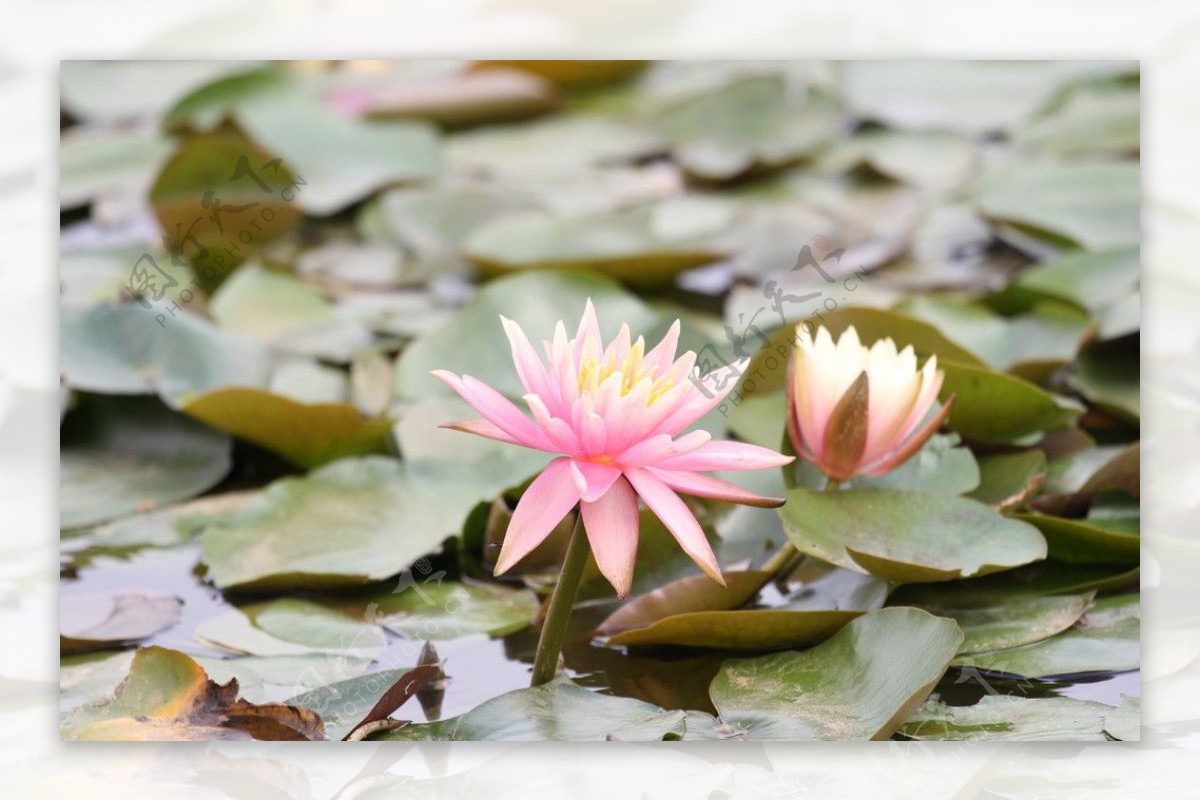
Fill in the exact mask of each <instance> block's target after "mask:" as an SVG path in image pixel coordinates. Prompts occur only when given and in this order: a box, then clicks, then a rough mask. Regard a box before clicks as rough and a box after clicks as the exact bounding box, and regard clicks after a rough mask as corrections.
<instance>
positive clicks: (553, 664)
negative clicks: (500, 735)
mask: <svg viewBox="0 0 1200 801" xmlns="http://www.w3.org/2000/svg"><path fill="white" fill-rule="evenodd" d="M588 553H589V548H588V540H587V532H586V531H584V528H583V515H582V514H581V513H579V512H578V511H576V518H575V529H574V531H572V532H571V542H570V544H569V545H567V554H566V556H565V557H564V558H563V563H562V569H561V570H560V571H559V573H558V583H557V584H555V585H554V592H552V593H551V594H550V605H549V606H548V607H547V609H546V619H545V620H543V621H542V633H541V636H540V637H538V645H537V653H536V654H535V656H534V658H533V679H532V680H531V681H530V682H529V686H530V687H537V686H538V685H539V684H545V683H546V682H548V681H550V680H551V679H553V678H554V676H555V674H557V673H558V655H559V654H560V653H561V652H562V643H563V637H564V636H565V635H566V633H567V621H568V620H569V619H570V617H571V607H572V606H574V605H575V594H576V592H578V590H579V578H580V576H581V575H582V574H583V566H584V565H585V564H587V558H588Z"/></svg>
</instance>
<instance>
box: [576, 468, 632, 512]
mask: <svg viewBox="0 0 1200 801" xmlns="http://www.w3.org/2000/svg"><path fill="white" fill-rule="evenodd" d="M571 477H572V478H573V479H574V480H575V486H576V487H577V488H578V489H579V498H580V500H583V501H586V502H588V503H591V502H593V501H595V500H597V499H598V498H599V497H600V496H601V495H603V494H604V493H606V492H608V489H609V487H611V486H612V485H613V482H614V481H616V480H617V479H618V478H620V477H621V470H620V468H617V467H613V466H612V465H611V464H601V463H599V462H586V461H583V460H581V459H577V460H574V461H572V462H571Z"/></svg>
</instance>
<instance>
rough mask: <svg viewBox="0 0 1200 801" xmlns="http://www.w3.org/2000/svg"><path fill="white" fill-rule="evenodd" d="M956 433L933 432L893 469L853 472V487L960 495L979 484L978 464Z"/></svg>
mask: <svg viewBox="0 0 1200 801" xmlns="http://www.w3.org/2000/svg"><path fill="white" fill-rule="evenodd" d="M959 442H960V440H959V437H958V435H956V434H935V435H933V436H932V437H930V438H929V441H928V442H927V443H925V445H924V446H923V447H922V448H921V450H919V451H917V452H916V453H915V454H913V455H912V457H910V458H909V459H908V461H906V462H904V463H903V464H901V465H900V466H899V467H897V468H896V469H895V470H892V471H890V472H888V473H884V474H883V475H882V476H857V477H856V478H854V479H853V485H854V486H855V487H873V488H878V489H911V490H928V491H930V492H945V493H948V494H950V495H961V494H963V493H964V492H969V491H970V490H973V489H975V488H976V487H978V486H979V482H980V473H979V464H978V463H977V462H976V461H975V456H974V454H972V453H971V449H970V448H967V447H965V446H963V445H960V444H959Z"/></svg>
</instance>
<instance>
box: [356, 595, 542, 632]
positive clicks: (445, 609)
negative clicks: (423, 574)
mask: <svg viewBox="0 0 1200 801" xmlns="http://www.w3.org/2000/svg"><path fill="white" fill-rule="evenodd" d="M404 589H405V590H410V591H407V592H401V590H400V589H399V588H397V589H395V590H392V591H390V592H388V593H386V594H384V593H376V594H374V595H372V596H371V599H370V601H371V603H373V604H374V605H375V606H376V613H375V614H376V618H375V621H376V622H377V623H379V624H380V625H381V626H383V627H384V628H385V629H387V630H388V631H392V632H395V633H396V634H399V635H400V636H402V637H406V638H408V639H410V640H453V639H456V638H458V637H469V636H471V635H473V634H487V635H489V636H492V637H501V636H503V635H505V634H510V633H512V632H514V631H519V630H521V629H523V628H525V627H526V626H528V625H529V624H530V622H531V621H532V620H533V619H534V618H535V617H537V614H538V609H539V608H540V607H541V603H540V601H539V600H538V597H537V596H536V595H534V594H533V593H532V592H530V591H529V590H514V589H509V588H508V587H503V586H500V585H497V584H474V583H472V584H466V583H458V582H441V581H438V582H437V583H433V582H423V583H420V584H413V585H412V586H411V587H407V586H406V587H404Z"/></svg>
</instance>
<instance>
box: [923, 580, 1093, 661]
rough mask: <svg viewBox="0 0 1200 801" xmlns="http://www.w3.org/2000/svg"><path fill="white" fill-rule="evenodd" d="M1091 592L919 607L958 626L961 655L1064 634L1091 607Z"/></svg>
mask: <svg viewBox="0 0 1200 801" xmlns="http://www.w3.org/2000/svg"><path fill="white" fill-rule="evenodd" d="M1095 597H1096V593H1095V591H1094V590H1092V591H1089V592H1081V593H1076V594H1074V595H1045V596H1036V595H1030V596H1025V597H1021V598H1012V599H1008V598H1004V597H1003V596H1001V597H1000V598H997V599H996V602H995V603H991V604H980V605H978V606H964V607H958V608H950V607H941V606H934V605H923V607H922V608H924V609H925V610H927V611H929V612H932V613H933V614H935V615H939V616H941V617H948V618H951V619H953V620H954V621H955V622H956V623H958V627H959V628H960V629H962V630H963V633H964V634H965V635H966V639H965V640H963V644H962V646H961V647H960V649H959V653H961V654H975V653H980V652H983V651H995V650H997V649H1000V648H1015V647H1017V646H1019V645H1028V644H1029V643H1032V642H1038V641H1039V640H1044V639H1046V638H1047V637H1052V636H1054V635H1055V634H1058V633H1059V632H1060V631H1065V630H1067V629H1068V628H1070V627H1071V626H1072V625H1074V624H1075V621H1077V620H1079V618H1080V617H1081V616H1082V615H1083V613H1084V612H1085V611H1086V610H1087V609H1088V607H1090V606H1091V605H1092V600H1093V599H1094V598H1095Z"/></svg>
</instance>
